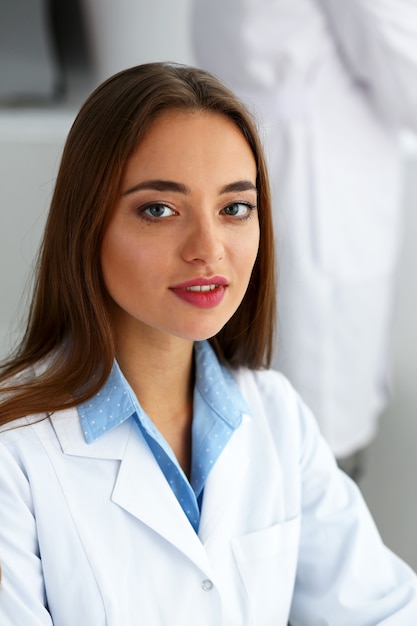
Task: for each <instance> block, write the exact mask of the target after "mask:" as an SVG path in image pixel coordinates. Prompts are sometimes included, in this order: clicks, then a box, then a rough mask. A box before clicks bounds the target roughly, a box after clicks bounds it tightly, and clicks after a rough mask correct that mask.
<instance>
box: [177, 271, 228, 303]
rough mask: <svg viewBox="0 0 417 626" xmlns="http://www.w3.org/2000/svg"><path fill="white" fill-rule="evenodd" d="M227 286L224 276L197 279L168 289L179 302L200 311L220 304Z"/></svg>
mask: <svg viewBox="0 0 417 626" xmlns="http://www.w3.org/2000/svg"><path fill="white" fill-rule="evenodd" d="M228 284H229V283H228V280H227V279H226V278H224V276H212V277H210V278H202V277H198V278H192V279H191V280H187V281H185V282H183V283H179V284H178V285H173V286H172V287H170V289H171V291H172V292H173V293H174V294H175V295H176V296H178V298H181V300H184V301H185V302H188V303H189V304H192V305H194V306H196V307H199V308H201V309H209V308H212V307H215V306H217V305H218V304H220V302H221V301H222V300H223V297H224V294H225V291H226V287H227V286H228Z"/></svg>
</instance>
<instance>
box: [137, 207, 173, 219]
mask: <svg viewBox="0 0 417 626" xmlns="http://www.w3.org/2000/svg"><path fill="white" fill-rule="evenodd" d="M141 213H142V214H143V215H145V216H146V217H152V218H155V219H156V218H161V217H170V216H171V215H175V211H174V210H173V209H171V208H170V207H169V206H167V205H166V204H148V206H146V207H143V208H142V209H141Z"/></svg>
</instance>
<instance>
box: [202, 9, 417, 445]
mask: <svg viewBox="0 0 417 626" xmlns="http://www.w3.org/2000/svg"><path fill="white" fill-rule="evenodd" d="M193 7H194V13H193V20H192V32H193V38H194V50H195V55H196V61H197V64H198V65H200V66H202V67H204V68H206V69H208V70H209V71H211V72H213V73H214V74H216V75H217V76H219V77H220V78H221V79H223V80H224V81H225V82H227V83H228V84H229V85H230V86H231V87H232V88H233V90H234V91H235V92H236V93H237V94H238V95H240V96H241V98H242V99H243V100H244V102H246V103H247V104H248V105H249V106H250V108H253V109H254V110H255V111H256V113H257V114H258V116H259V118H260V119H261V120H263V121H262V123H261V127H262V129H263V133H264V135H265V146H266V153H267V157H268V159H269V166H270V176H271V183H272V191H273V199H274V213H275V222H276V234H277V240H278V256H279V268H280V284H279V293H278V310H279V339H278V344H277V346H276V357H275V365H276V366H277V368H278V369H280V370H281V371H283V372H284V373H285V374H286V375H287V376H288V377H289V379H290V380H291V382H292V383H293V384H294V386H295V387H296V389H297V390H298V391H299V392H300V393H301V395H302V397H303V398H304V399H305V400H306V402H307V404H308V405H309V406H310V407H311V408H312V410H313V412H314V414H315V416H316V418H317V420H318V421H319V423H320V427H321V430H322V432H323V434H324V436H325V437H326V439H327V440H328V442H329V443H330V445H331V447H332V449H333V451H334V452H335V454H336V455H337V456H339V457H343V456H347V455H349V454H352V453H353V452H355V451H356V450H358V449H359V448H361V447H364V446H366V445H367V444H368V443H369V442H370V440H371V439H372V438H373V436H374V435H375V431H376V427H377V418H378V416H379V414H380V412H381V410H382V409H383V408H384V406H385V403H386V400H387V395H388V390H389V384H390V381H389V358H388V355H389V350H390V338H391V327H392V309H393V306H392V305H393V300H394V290H393V287H394V282H395V269H396V260H397V253H398V248H399V244H400V234H401V212H402V211H401V172H400V158H399V151H398V141H397V131H398V129H399V128H400V127H401V126H407V127H408V128H410V129H414V130H415V129H417V2H414V1H410V0H210V2H206V0H194V4H193Z"/></svg>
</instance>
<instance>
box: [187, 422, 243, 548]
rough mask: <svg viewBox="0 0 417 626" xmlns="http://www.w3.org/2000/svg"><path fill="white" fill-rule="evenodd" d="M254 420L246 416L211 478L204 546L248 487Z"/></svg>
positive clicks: (203, 516)
mask: <svg viewBox="0 0 417 626" xmlns="http://www.w3.org/2000/svg"><path fill="white" fill-rule="evenodd" d="M251 420H252V418H251V417H250V416H249V415H245V414H244V415H243V416H242V423H241V424H240V426H239V427H238V428H237V429H236V430H235V432H234V433H233V435H232V437H231V439H230V441H229V443H228V444H227V446H226V447H225V449H224V450H223V451H222V453H221V455H220V456H219V458H218V459H217V462H216V464H215V465H214V467H213V469H212V470H211V472H210V474H209V476H208V479H207V482H206V485H205V488H204V498H203V507H202V511H201V520H200V528H199V533H198V534H199V537H200V539H201V541H202V542H203V543H206V542H207V541H208V539H209V537H210V535H211V534H212V533H213V531H214V530H215V529H216V528H217V526H218V525H219V524H220V523H221V521H222V519H223V518H224V515H225V512H226V510H227V509H228V508H229V507H230V506H233V504H234V501H235V499H236V497H237V495H238V494H239V493H240V491H241V489H242V488H243V485H244V484H245V475H246V473H247V471H248V468H249V454H248V450H249V446H248V439H249V438H250V423H251Z"/></svg>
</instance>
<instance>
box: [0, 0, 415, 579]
mask: <svg viewBox="0 0 417 626" xmlns="http://www.w3.org/2000/svg"><path fill="white" fill-rule="evenodd" d="M191 2H192V0H177V2H175V3H174V2H171V0H153V2H152V3H145V2H132V1H131V0H118V2H117V3H116V2H111V0H78V1H75V0H60V1H59V2H51V3H49V2H46V0H2V1H1V5H0V190H1V198H2V204H1V208H0V211H1V217H2V226H1V229H0V293H1V297H0V357H1V358H2V357H4V356H6V354H7V353H8V352H9V351H10V349H11V348H12V347H13V345H14V343H15V341H16V339H17V338H18V337H19V333H20V331H21V329H22V321H24V319H25V313H26V311H27V297H26V298H25V297H24V296H22V292H23V290H24V289H25V286H26V287H28V286H30V281H31V275H32V269H33V264H34V259H35V255H36V251H37V248H38V245H39V242H40V238H41V234H42V229H43V226H44V222H45V218H46V215H47V211H48V205H49V201H50V197H51V193H52V189H53V185H54V179H55V175H56V172H57V168H58V165H59V159H60V155H61V151H62V147H63V144H64V141H65V137H66V134H67V132H68V130H69V128H70V126H71V124H72V121H73V119H74V117H75V115H76V112H77V110H78V108H79V106H80V104H81V103H82V102H83V100H84V99H85V97H86V96H87V95H88V93H89V92H90V91H91V90H92V88H94V86H95V85H96V84H97V83H98V82H101V80H103V79H104V78H106V77H107V76H109V75H111V74H112V73H114V72H116V71H118V70H119V69H123V68H124V67H126V66H128V65H133V64H136V63H142V62H147V61H158V60H171V61H178V62H182V63H190V64H195V59H194V56H193V50H192V45H191V35H190V28H191V25H190V24H191V22H190V11H191ZM125 5H126V6H125ZM127 7H128V9H129V10H125V9H126V8H127ZM22 15H24V16H25V19H24V20H22V19H21V16H22ZM116 31H117V32H118V33H119V37H118V43H117V46H112V45H109V42H110V41H111V40H112V34H113V33H114V32H116ZM120 33H123V34H124V35H125V36H121V35H120ZM401 144H402V150H403V155H404V156H403V158H404V169H405V190H404V200H403V212H404V219H403V224H404V227H403V236H402V246H401V254H400V259H399V269H398V278H397V283H396V299H397V306H396V312H395V320H394V325H395V326H394V345H393V349H392V362H393V373H392V377H393V391H392V398H391V401H390V403H389V406H388V408H387V409H386V410H385V412H384V413H383V415H382V419H381V426H380V430H379V433H378V436H377V437H376V439H375V440H374V442H373V443H372V444H371V446H370V449H369V461H368V465H367V470H366V473H365V475H364V478H363V480H362V481H361V484H360V486H361V488H362V491H363V493H364V496H365V498H366V500H367V502H368V504H369V507H370V509H371V511H372V513H373V515H374V517H375V520H376V523H377V525H378V527H379V529H380V532H381V534H382V536H383V539H384V540H385V542H386V543H387V544H388V545H389V546H390V547H391V548H392V549H393V550H395V551H396V552H397V553H398V554H400V556H402V557H403V558H404V559H405V560H406V561H408V563H410V565H411V566H412V567H413V568H414V569H416V570H417V540H416V535H417V532H416V531H417V498H416V489H415V481H416V478H417V384H416V380H417V328H416V324H415V320H416V319H417V281H416V278H415V273H416V271H415V270H416V268H417V142H416V139H415V138H414V137H413V136H412V135H411V134H405V133H404V134H403V136H402V137H401Z"/></svg>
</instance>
